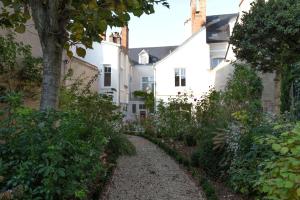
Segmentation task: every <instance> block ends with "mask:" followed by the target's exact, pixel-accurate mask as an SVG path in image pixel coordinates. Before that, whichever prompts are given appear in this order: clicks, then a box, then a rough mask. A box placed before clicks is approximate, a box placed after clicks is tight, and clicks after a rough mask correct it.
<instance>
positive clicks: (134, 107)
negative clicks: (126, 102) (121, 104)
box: [132, 104, 136, 113]
mask: <svg viewBox="0 0 300 200" xmlns="http://www.w3.org/2000/svg"><path fill="white" fill-rule="evenodd" d="M132 113H136V104H132Z"/></svg>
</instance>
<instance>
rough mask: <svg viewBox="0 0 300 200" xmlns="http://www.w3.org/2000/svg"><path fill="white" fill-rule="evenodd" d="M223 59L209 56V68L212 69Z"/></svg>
mask: <svg viewBox="0 0 300 200" xmlns="http://www.w3.org/2000/svg"><path fill="white" fill-rule="evenodd" d="M224 60H225V59H224V58H221V57H214V58H211V60H210V68H211V69H214V68H215V67H217V66H218V65H219V64H220V63H221V62H223V61H224ZM215 61H217V62H215Z"/></svg>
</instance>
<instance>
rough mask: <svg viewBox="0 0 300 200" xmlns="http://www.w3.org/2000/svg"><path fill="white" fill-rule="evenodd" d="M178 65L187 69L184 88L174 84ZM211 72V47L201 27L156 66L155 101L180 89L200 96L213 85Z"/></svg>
mask: <svg viewBox="0 0 300 200" xmlns="http://www.w3.org/2000/svg"><path fill="white" fill-rule="evenodd" d="M175 68H185V69H186V86H185V87H175V72H174V70H175ZM210 74H211V72H210V48H209V45H208V44H206V30H205V29H202V31H200V32H198V33H196V34H194V35H193V36H192V37H191V38H189V39H188V40H187V41H185V42H184V44H183V45H181V46H180V47H179V48H177V49H176V50H175V51H173V53H171V54H170V55H169V56H167V57H166V58H165V59H163V60H161V61H160V62H158V63H157V64H156V65H155V81H156V90H155V96H156V101H159V100H163V101H167V100H168V98H169V97H171V96H173V97H174V96H176V95H177V94H178V92H181V93H184V92H187V93H189V92H190V91H192V92H193V95H194V96H195V97H198V98H199V97H201V96H202V95H203V94H204V93H205V92H207V91H208V90H209V87H210V86H211V85H212V79H211V75H210Z"/></svg>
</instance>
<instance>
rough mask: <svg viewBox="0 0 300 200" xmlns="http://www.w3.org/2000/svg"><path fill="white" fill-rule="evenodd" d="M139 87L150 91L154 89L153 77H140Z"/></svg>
mask: <svg viewBox="0 0 300 200" xmlns="http://www.w3.org/2000/svg"><path fill="white" fill-rule="evenodd" d="M141 89H142V90H143V91H146V92H147V91H152V92H153V89H154V80H153V77H151V76H149V77H142V83H141Z"/></svg>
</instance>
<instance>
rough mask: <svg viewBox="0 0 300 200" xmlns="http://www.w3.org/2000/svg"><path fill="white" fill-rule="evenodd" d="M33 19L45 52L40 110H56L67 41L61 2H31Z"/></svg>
mask: <svg viewBox="0 0 300 200" xmlns="http://www.w3.org/2000/svg"><path fill="white" fill-rule="evenodd" d="M29 2H30V7H31V11H32V17H33V20H34V23H35V28H36V30H37V32H38V34H39V38H40V42H41V46H42V50H43V65H44V66H43V82H42V97H41V103H40V110H46V109H56V108H57V105H58V95H59V86H60V76H61V64H62V53H63V45H64V43H65V41H66V37H65V32H64V30H65V24H66V20H64V19H63V16H62V13H61V12H60V11H61V9H62V4H63V1H61V0H45V1H41V0H30V1H29Z"/></svg>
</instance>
